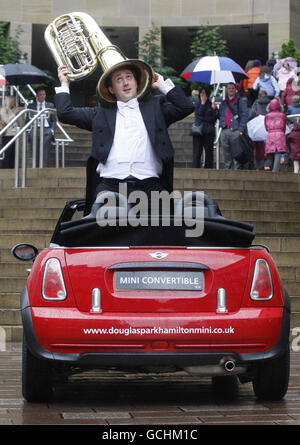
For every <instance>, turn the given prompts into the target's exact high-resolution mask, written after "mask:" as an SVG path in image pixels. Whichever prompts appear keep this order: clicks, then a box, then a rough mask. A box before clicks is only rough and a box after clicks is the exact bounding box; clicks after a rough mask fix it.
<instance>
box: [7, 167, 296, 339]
mask: <svg viewBox="0 0 300 445" xmlns="http://www.w3.org/2000/svg"><path fill="white" fill-rule="evenodd" d="M0 185H1V189H2V195H1V197H0V227H1V231H0V329H1V328H2V329H3V328H4V329H5V334H6V339H7V341H20V339H21V333H22V327H21V318H20V306H19V293H20V291H21V290H22V288H23V286H24V284H25V281H26V268H27V267H30V264H28V263H21V262H20V261H17V260H16V259H14V257H13V256H12V255H11V253H10V250H11V248H12V246H13V245H15V244H17V243H19V242H28V243H31V244H34V245H35V246H36V247H38V248H39V249H41V248H43V247H47V246H48V245H49V241H50V237H51V233H52V231H53V229H54V227H55V224H56V221H57V218H58V216H59V215H60V212H61V210H62V208H63V206H64V204H65V202H66V201H67V200H70V199H75V198H81V197H83V196H84V188H85V167H73V168H65V169H53V168H48V169H28V179H27V187H26V188H24V189H14V188H13V171H12V170H0ZM174 188H175V189H177V190H190V191H192V190H202V191H204V192H205V193H206V194H207V195H208V196H210V197H211V198H213V199H214V200H215V201H216V202H217V203H218V204H219V207H220V209H221V211H222V214H223V215H224V216H226V217H228V218H232V219H237V220H241V221H247V222H251V223H253V224H254V230H255V232H256V238H255V241H254V242H255V243H257V244H264V245H267V246H268V247H269V248H270V250H271V253H272V256H273V258H274V260H275V262H276V264H277V266H278V268H279V271H280V274H281V277H282V280H283V283H284V286H285V287H286V289H287V290H288V292H289V295H290V296H291V301H292V327H296V326H300V291H299V289H300V175H294V174H292V173H284V172H280V173H266V172H258V171H228V170H227V171H225V170H207V169H191V168H188V169H181V168H178V169H175V179H174ZM0 334H1V332H0Z"/></svg>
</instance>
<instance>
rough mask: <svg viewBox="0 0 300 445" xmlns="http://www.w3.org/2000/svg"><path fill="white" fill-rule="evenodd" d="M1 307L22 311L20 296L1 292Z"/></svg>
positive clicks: (15, 293)
mask: <svg viewBox="0 0 300 445" xmlns="http://www.w3.org/2000/svg"><path fill="white" fill-rule="evenodd" d="M0 307H1V308H2V309H20V294H19V293H18V292H0Z"/></svg>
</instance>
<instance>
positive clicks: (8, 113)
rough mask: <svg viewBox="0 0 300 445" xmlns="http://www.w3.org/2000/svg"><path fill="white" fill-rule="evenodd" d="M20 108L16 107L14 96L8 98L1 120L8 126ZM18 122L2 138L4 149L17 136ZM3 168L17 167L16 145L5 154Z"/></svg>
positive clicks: (2, 110) (0, 113)
mask: <svg viewBox="0 0 300 445" xmlns="http://www.w3.org/2000/svg"><path fill="white" fill-rule="evenodd" d="M20 110H21V109H20V108H19V107H16V98H15V97H14V96H6V97H5V99H4V106H3V107H2V108H1V110H0V120H1V121H2V122H3V123H4V124H5V125H7V124H8V123H9V122H10V121H11V120H12V119H13V118H14V117H15V116H16V115H17V114H18V113H19V112H20ZM17 126H18V124H17V122H15V123H14V124H12V125H11V126H10V128H8V129H7V130H6V131H5V133H4V135H3V136H2V147H4V146H5V145H6V144H7V143H8V142H9V141H10V140H11V139H12V138H13V137H14V136H15V135H16V130H17ZM1 166H2V168H14V166H15V144H14V143H13V144H12V145H11V146H10V147H9V148H8V149H7V150H6V152H5V153H4V159H3V160H2V162H1Z"/></svg>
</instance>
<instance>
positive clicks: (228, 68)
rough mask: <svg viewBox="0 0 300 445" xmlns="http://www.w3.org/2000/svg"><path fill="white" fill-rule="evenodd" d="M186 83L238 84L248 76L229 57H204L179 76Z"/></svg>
mask: <svg viewBox="0 0 300 445" xmlns="http://www.w3.org/2000/svg"><path fill="white" fill-rule="evenodd" d="M180 76H181V77H183V78H184V79H185V80H187V81H188V82H203V83H208V84H210V85H212V84H220V83H229V82H234V83H236V82H238V81H239V80H241V79H246V78H247V77H248V76H247V74H246V73H245V71H244V70H243V68H241V67H240V65H238V64H237V63H236V62H235V61H234V60H232V59H230V58H229V57H218V56H205V57H202V58H201V59H198V60H194V61H193V62H191V63H190V64H189V65H188V66H187V67H186V68H185V69H184V70H183V71H182V73H181V74H180Z"/></svg>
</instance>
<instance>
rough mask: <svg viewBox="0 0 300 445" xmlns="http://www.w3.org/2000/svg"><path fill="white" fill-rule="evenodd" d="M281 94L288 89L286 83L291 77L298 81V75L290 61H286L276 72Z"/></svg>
mask: <svg viewBox="0 0 300 445" xmlns="http://www.w3.org/2000/svg"><path fill="white" fill-rule="evenodd" d="M276 77H277V81H278V86H279V89H280V94H282V92H283V91H284V90H285V89H286V84H287V81H288V80H289V79H293V80H295V81H296V82H297V80H298V76H297V74H296V72H295V70H294V69H293V68H291V67H290V64H289V62H288V61H285V62H284V63H283V65H282V67H281V68H280V69H279V70H278V71H277V73H276Z"/></svg>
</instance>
